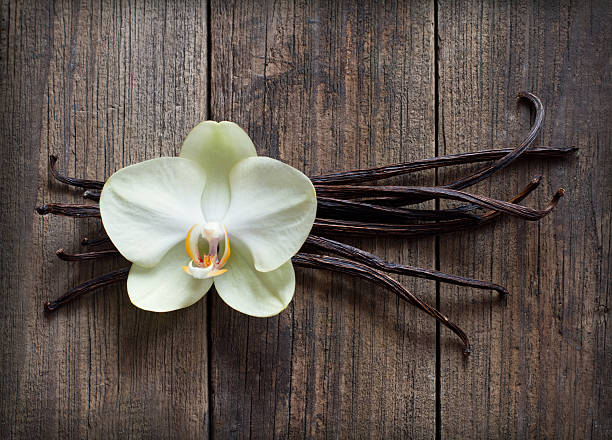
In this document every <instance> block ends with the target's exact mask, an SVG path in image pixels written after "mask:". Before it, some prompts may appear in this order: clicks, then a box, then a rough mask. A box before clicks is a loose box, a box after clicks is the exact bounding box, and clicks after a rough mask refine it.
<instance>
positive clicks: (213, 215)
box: [180, 121, 257, 222]
mask: <svg viewBox="0 0 612 440" xmlns="http://www.w3.org/2000/svg"><path fill="white" fill-rule="evenodd" d="M252 156H257V152H256V151H255V146H254V145H253V142H252V141H251V138H249V135H248V134H246V133H245V131H244V130H243V129H242V128H240V127H239V126H238V125H236V124H235V123H233V122H228V121H223V122H214V121H204V122H202V123H200V124H198V125H197V126H196V127H195V128H194V129H193V130H191V132H190V133H189V135H187V138H186V139H185V142H184V143H183V147H182V149H181V154H180V157H183V158H186V159H191V160H192V161H194V162H197V163H198V164H199V165H200V166H201V167H202V168H203V169H204V170H205V173H206V177H207V184H206V188H205V190H204V193H203V194H202V201H201V203H202V212H203V213H204V217H205V218H206V221H209V222H211V221H219V220H221V219H222V218H223V217H224V215H225V212H226V211H227V208H228V206H229V203H230V191H229V181H228V176H229V173H230V170H231V169H232V168H233V167H234V165H236V164H237V163H238V162H240V161H241V160H242V159H245V158H247V157H252Z"/></svg>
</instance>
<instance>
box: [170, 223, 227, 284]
mask: <svg viewBox="0 0 612 440" xmlns="http://www.w3.org/2000/svg"><path fill="white" fill-rule="evenodd" d="M221 248H223V256H222V257H221V258H220V259H219V251H220V249H221ZM185 250H186V251H187V254H188V255H189V257H190V258H191V261H190V262H189V265H187V266H182V267H183V270H184V271H185V272H186V273H188V274H189V275H191V276H192V277H194V278H198V279H205V278H211V277H215V276H218V275H221V274H223V273H225V272H227V269H223V266H225V263H227V260H228V258H229V256H230V243H229V237H228V235H227V230H226V229H225V227H224V226H223V225H222V224H220V223H217V222H206V223H201V224H198V225H193V226H192V227H191V229H189V232H188V233H187V237H186V238H185Z"/></svg>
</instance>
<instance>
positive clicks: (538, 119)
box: [444, 92, 544, 189]
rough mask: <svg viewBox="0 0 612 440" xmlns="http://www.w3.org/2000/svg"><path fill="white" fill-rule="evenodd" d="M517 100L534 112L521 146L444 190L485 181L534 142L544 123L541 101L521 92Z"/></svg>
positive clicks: (448, 185) (445, 186) (530, 94)
mask: <svg viewBox="0 0 612 440" xmlns="http://www.w3.org/2000/svg"><path fill="white" fill-rule="evenodd" d="M518 98H519V99H521V98H523V99H526V100H527V101H529V102H530V103H531V104H532V105H533V106H534V108H535V111H536V115H535V119H534V121H533V125H532V126H531V129H530V130H529V133H528V134H527V137H526V138H525V139H524V140H523V142H521V144H520V145H519V146H518V147H516V148H515V149H514V150H512V151H511V152H510V153H508V154H506V155H505V156H504V157H502V158H500V159H498V160H497V161H495V163H493V164H491V165H489V166H488V167H485V168H483V169H482V170H480V171H478V172H476V173H473V174H470V175H468V176H466V177H463V178H461V179H459V180H455V181H454V182H452V183H449V184H447V185H444V188H451V189H463V188H467V187H468V186H472V185H474V184H476V183H478V182H480V181H482V180H484V179H486V178H487V177H489V176H490V175H492V174H494V173H496V172H498V171H500V170H501V169H503V168H505V167H506V166H508V165H510V164H511V163H512V162H513V161H514V160H516V159H518V157H519V156H520V155H521V154H523V153H524V152H525V151H526V150H527V149H528V148H529V147H530V146H531V144H533V141H535V139H536V137H537V136H538V133H539V131H540V129H541V128H542V122H543V121H544V105H543V104H542V101H540V98H538V97H537V96H536V95H534V94H533V93H529V92H521V93H519V95H518Z"/></svg>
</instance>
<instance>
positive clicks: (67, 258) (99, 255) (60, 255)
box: [55, 248, 121, 261]
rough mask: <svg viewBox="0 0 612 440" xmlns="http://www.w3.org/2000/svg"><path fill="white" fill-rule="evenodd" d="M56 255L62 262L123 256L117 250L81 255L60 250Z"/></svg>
mask: <svg viewBox="0 0 612 440" xmlns="http://www.w3.org/2000/svg"><path fill="white" fill-rule="evenodd" d="M55 254H56V255H57V257H58V258H59V259H60V260H64V261H85V260H96V259H98V258H104V257H113V256H116V255H121V254H120V253H119V251H118V250H117V249H106V250H103V251H94V252H84V253H81V254H67V253H66V252H64V249H61V248H60V249H58V250H57V251H56V252H55Z"/></svg>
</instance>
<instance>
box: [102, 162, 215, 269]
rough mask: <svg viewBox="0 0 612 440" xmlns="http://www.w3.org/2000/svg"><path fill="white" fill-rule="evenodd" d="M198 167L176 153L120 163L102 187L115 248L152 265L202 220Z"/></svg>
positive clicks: (105, 215)
mask: <svg viewBox="0 0 612 440" xmlns="http://www.w3.org/2000/svg"><path fill="white" fill-rule="evenodd" d="M205 182H206V176H205V174H204V172H203V171H202V169H201V168H200V167H199V166H197V165H196V164H195V163H194V162H192V161H190V160H187V159H181V158H178V157H165V158H160V159H153V160H148V161H146V162H141V163H138V164H136V165H131V166H129V167H126V168H122V169H120V170H119V171H117V172H116V173H115V174H113V175H112V176H111V177H110V178H109V179H108V181H107V182H106V184H105V185H104V189H103V190H102V195H101V197H100V214H101V216H102V223H103V224H104V229H105V230H106V232H107V233H108V236H109V237H110V239H111V241H112V242H113V244H114V245H115V246H116V247H117V249H119V252H121V254H122V255H123V256H124V257H125V258H127V259H128V260H130V261H131V262H133V263H135V264H138V265H139V266H144V267H152V266H155V265H156V264H157V263H158V262H159V261H160V260H161V259H162V257H163V256H164V255H165V254H166V252H168V250H169V249H170V248H171V247H172V246H174V245H175V244H176V243H178V242H183V240H185V237H186V235H187V231H188V230H189V228H190V227H191V226H193V225H194V224H196V223H200V222H201V221H202V220H203V217H202V211H201V209H200V198H201V196H202V191H203V189H204V184H205Z"/></svg>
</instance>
